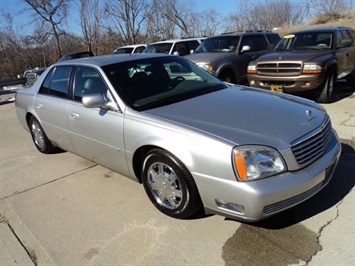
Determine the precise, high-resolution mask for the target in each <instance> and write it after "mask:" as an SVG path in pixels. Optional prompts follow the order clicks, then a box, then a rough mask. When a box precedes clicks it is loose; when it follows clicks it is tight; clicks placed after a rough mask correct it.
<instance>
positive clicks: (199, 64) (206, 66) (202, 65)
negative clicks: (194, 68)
mask: <svg viewBox="0 0 355 266" xmlns="http://www.w3.org/2000/svg"><path fill="white" fill-rule="evenodd" d="M197 65H198V66H199V67H201V68H203V69H204V70H207V71H211V70H213V66H211V65H209V64H206V63H197Z"/></svg>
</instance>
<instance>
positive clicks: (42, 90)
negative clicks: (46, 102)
mask: <svg viewBox="0 0 355 266" xmlns="http://www.w3.org/2000/svg"><path fill="white" fill-rule="evenodd" d="M54 69H55V68H52V69H51V70H50V71H49V73H48V75H47V76H46V78H45V79H44V81H43V83H42V86H41V88H40V89H39V93H42V94H48V93H49V86H50V85H51V81H52V75H53V71H54Z"/></svg>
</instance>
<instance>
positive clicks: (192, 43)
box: [187, 41, 200, 54]
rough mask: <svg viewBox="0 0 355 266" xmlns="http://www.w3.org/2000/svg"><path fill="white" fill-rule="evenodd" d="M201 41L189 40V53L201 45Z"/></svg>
mask: <svg viewBox="0 0 355 266" xmlns="http://www.w3.org/2000/svg"><path fill="white" fill-rule="evenodd" d="M199 45H200V43H199V42H198V41H189V42H187V49H188V51H187V53H188V54H189V53H190V51H191V50H194V51H195V50H196V48H197V46H199Z"/></svg>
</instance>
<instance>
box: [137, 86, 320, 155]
mask: <svg viewBox="0 0 355 266" xmlns="http://www.w3.org/2000/svg"><path fill="white" fill-rule="evenodd" d="M307 110H310V111H311V116H310V117H308V116H307V114H306V112H307ZM144 112H145V113H147V114H149V115H153V116H155V117H159V118H160V119H163V120H166V121H167V122H170V123H174V124H176V125H182V126H184V127H188V128H190V129H192V130H197V131H199V132H203V133H205V134H210V135H213V136H214V137H217V138H220V139H223V140H225V141H228V142H231V143H233V145H242V144H260V145H268V146H272V147H275V148H278V149H284V148H288V147H289V146H290V143H291V142H292V141H294V140H296V139H298V138H300V137H301V136H304V135H305V134H307V133H309V132H310V131H312V130H314V129H316V128H317V127H319V126H320V125H321V124H322V122H323V121H324V119H325V116H326V112H325V110H324V108H323V107H321V106H320V105H318V104H316V103H314V102H312V101H309V100H305V99H302V98H299V97H295V96H291V95H286V94H280V93H273V92H270V91H266V90H259V89H254V88H249V87H242V86H234V87H230V88H228V89H224V90H221V91H217V92H214V93H210V94H206V95H203V96H199V97H195V98H192V99H189V100H185V101H181V102H178V103H174V104H170V105H167V106H163V107H159V108H155V109H151V110H146V111H144ZM307 113H309V112H307Z"/></svg>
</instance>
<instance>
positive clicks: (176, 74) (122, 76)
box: [103, 56, 227, 111]
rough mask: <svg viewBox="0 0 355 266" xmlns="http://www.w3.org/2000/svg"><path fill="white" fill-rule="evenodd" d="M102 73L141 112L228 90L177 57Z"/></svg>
mask: <svg viewBox="0 0 355 266" xmlns="http://www.w3.org/2000/svg"><path fill="white" fill-rule="evenodd" d="M103 70H104V71H105V73H106V75H107V77H108V78H109V79H110V81H111V83H112V85H113V86H114V87H115V89H116V91H117V93H118V94H119V95H120V96H121V97H122V98H123V100H125V101H126V103H127V104H128V105H129V106H131V107H132V108H133V109H135V110H139V111H140V110H146V109H150V108H155V107H159V106H163V105H167V104H171V103H174V102H178V101H182V100H186V99H189V98H193V97H196V96H199V95H202V94H206V93H210V92H213V91H216V90H220V89H224V88H227V85H225V84H224V83H223V82H221V81H220V80H218V79H217V78H215V77H214V76H212V75H211V74H209V73H207V72H206V71H205V70H203V69H201V68H200V67H198V66H197V65H195V64H194V63H192V62H190V61H188V60H186V59H183V58H181V57H178V56H169V57H159V58H149V59H142V60H134V61H129V62H124V63H118V64H114V65H109V66H105V67H103Z"/></svg>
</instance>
